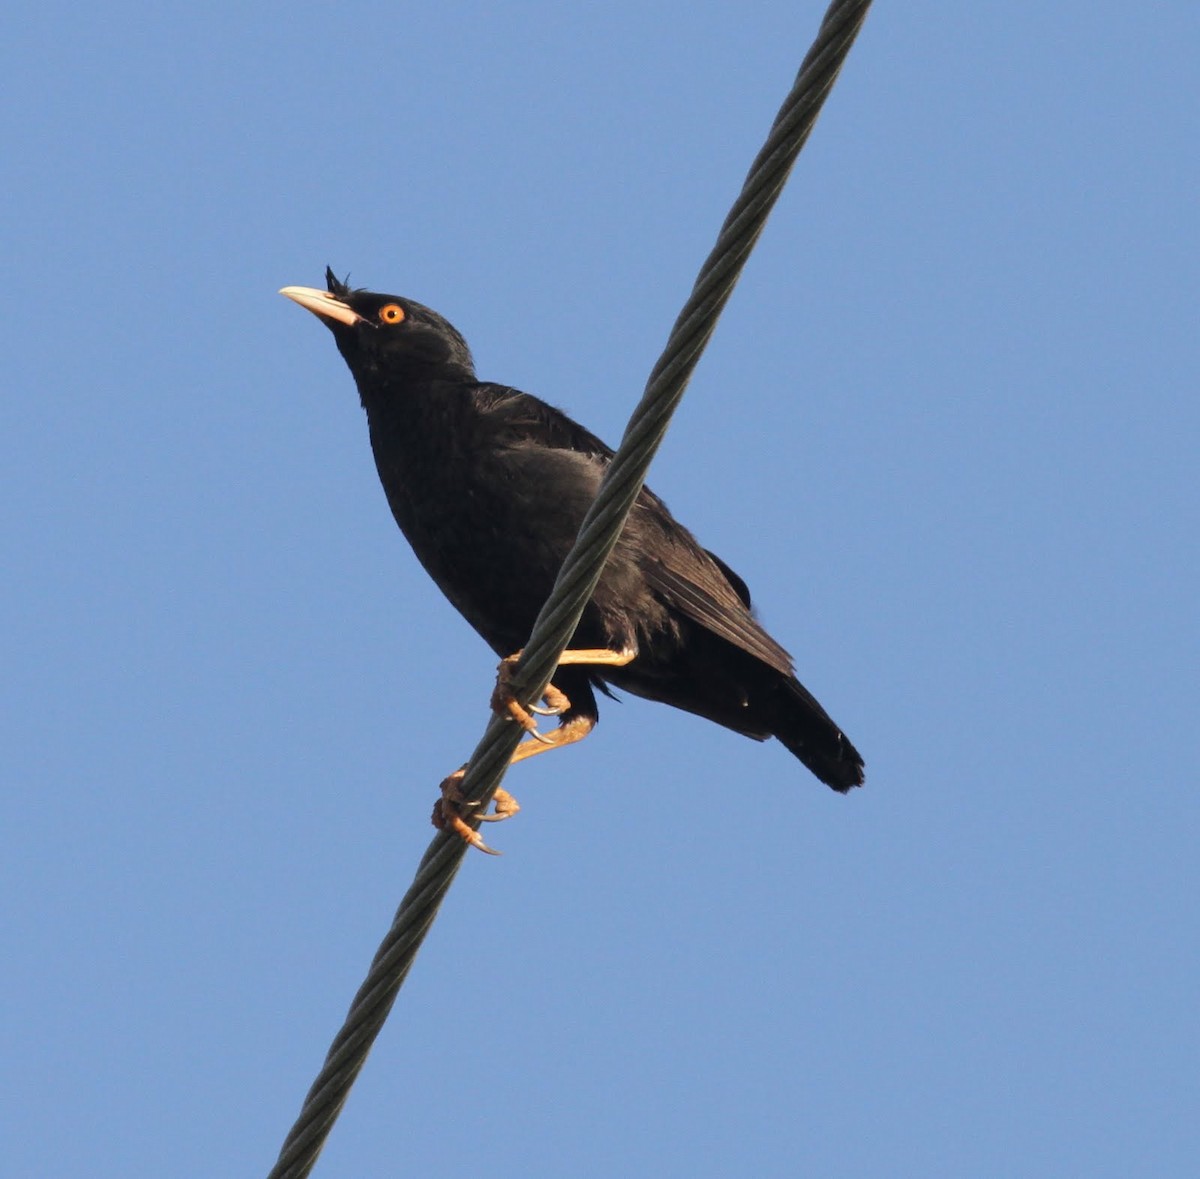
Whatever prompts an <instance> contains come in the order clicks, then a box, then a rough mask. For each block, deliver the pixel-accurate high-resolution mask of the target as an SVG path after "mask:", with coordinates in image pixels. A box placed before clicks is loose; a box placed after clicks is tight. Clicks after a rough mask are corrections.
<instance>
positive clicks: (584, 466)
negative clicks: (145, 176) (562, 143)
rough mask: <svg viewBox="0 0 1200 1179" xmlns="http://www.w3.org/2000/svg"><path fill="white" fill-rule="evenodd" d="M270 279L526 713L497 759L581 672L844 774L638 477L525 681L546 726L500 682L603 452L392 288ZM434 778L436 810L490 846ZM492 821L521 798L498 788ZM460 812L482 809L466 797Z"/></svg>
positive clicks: (593, 710)
mask: <svg viewBox="0 0 1200 1179" xmlns="http://www.w3.org/2000/svg"><path fill="white" fill-rule="evenodd" d="M348 282H349V280H348V279H347V281H345V282H342V281H339V280H338V279H337V278H336V277H335V275H334V273H333V271H332V269H330V268H328V267H327V268H326V271H325V290H321V289H319V288H315V287H300V286H288V287H284V288H283V289H282V290H281V291H280V292H279V293H280V294H281V295H284V296H286V297H287V298H289V299H291V300H293V301H294V302H295V303H297V304H299V305H300V306H301V307H303V308H305V309H306V310H308V311H311V312H313V313H314V314H315V315H316V316H317V317H318V318H319V319H320V320H321V321H322V323H324V324H325V326H326V327H328V328H329V329H330V330H331V331H332V333H333V337H334V341H335V343H336V344H337V348H338V351H339V352H340V353H341V355H342V357H343V359H344V360H345V362H346V365H347V366H348V367H349V369H350V372H351V374H352V376H353V377H354V381H355V384H356V385H357V387H358V394H359V398H360V400H361V402H362V407H363V409H364V410H365V411H366V418H367V426H368V430H369V433H370V441H371V450H372V452H373V454H374V458H375V466H376V469H377V471H378V473H379V479H380V482H381V483H382V485H383V491H384V494H385V496H386V498H387V502H388V505H389V507H390V508H391V511H392V515H393V516H394V518H395V521H396V523H397V524H398V525H399V527H400V530H401V532H402V533H403V534H404V536H405V538H406V539H407V540H408V543H409V544H410V545H411V547H412V550H413V552H414V553H415V554H416V557H417V559H418V560H419V561H420V563H421V564H422V565H423V566H424V568H425V570H426V571H427V572H428V574H429V575H430V577H432V579H433V580H434V582H435V583H436V584H437V586H438V587H439V588H440V589H441V591H442V593H443V594H445V596H446V597H447V598H448V599H449V601H450V602H451V604H452V605H453V606H454V607H455V608H456V609H457V610H458V611H459V613H460V614H461V615H462V616H463V617H464V618H465V619H466V621H467V622H468V623H470V625H471V626H472V627H473V628H474V629H475V630H476V632H477V633H478V634H479V635H480V636H481V637H482V639H483V640H484V642H486V643H487V645H488V646H489V647H491V649H492V650H493V651H494V652H495V653H496V654H497V655H498V656H500V658H501V661H502V662H501V664H500V675H499V677H498V682H497V689H496V691H495V693H494V694H493V698H492V706H493V708H496V709H498V710H501V711H507V712H508V713H509V715H511V716H512V717H513V719H514V720H515V721H517V722H518V723H520V724H521V725H523V726H524V727H525V728H526V729H528V730H529V731H530V735H529V736H528V737H527V738H526V739H525V740H524V741H522V742H521V744H519V745H518V746H517V749H516V752H515V753H514V755H513V759H512V760H513V762H514V763H515V762H517V761H521V760H524V759H525V758H528V757H531V756H534V755H535V754H538V753H541V752H543V751H546V750H548V749H552V748H561V747H563V746H565V745H569V744H573V743H574V742H576V741H579V740H581V739H582V738H583V737H585V736H587V735H588V734H589V733H590V732H591V731H592V729H593V728H594V727H595V725H596V723H597V721H598V719H599V708H598V704H597V699H596V693H597V691H598V692H600V693H602V694H604V695H606V696H612V695H613V691H612V689H614V688H615V689H618V690H621V691H625V692H628V693H630V694H632V695H635V696H640V697H644V698H646V699H649V700H656V701H661V702H662V703H664V704H669V705H672V706H673V707H675V708H678V709H682V710H683V711H685V712H689V713H693V714H695V715H697V716H700V717H703V718H704V719H706V720H709V721H713V722H715V723H716V724H718V725H722V726H724V727H725V728H727V729H731V730H733V731H734V732H735V733H740V734H743V735H744V736H746V737H750V738H753V739H754V740H757V741H765V740H767V739H769V738H771V737H774V738H777V739H778V740H779V741H780V742H781V743H782V744H783V745H784V747H785V748H786V749H787V750H788V751H789V752H790V753H792V754H793V755H794V756H795V757H797V758H798V759H799V760H800V761H801V762H802V763H803V764H804V765H805V766H806V767H807V768H808V769H809V770H810V771H811V772H812V773H813V775H815V776H816V778H817V779H819V780H820V781H821V782H823V783H825V784H826V785H827V786H830V787H832V789H834V790H835V791H838V792H839V793H843V794H844V793H846V792H848V791H849V790H850V789H852V788H853V787H855V786H860V785H862V783H863V781H864V769H863V759H862V757H861V756H860V754H859V752H858V750H857V749H855V747H854V746H853V744H851V742H850V740H849V739H848V738H847V737H846V736H845V734H844V733H843V732H842V730H841V729H840V728H839V727H838V726H837V725H836V724H835V723H834V722H833V720H832V719H831V718H830V716H829V714H828V713H827V712H826V711H825V709H824V708H822V707H821V705H820V704H819V703H818V701H817V699H816V697H815V696H813V694H812V693H811V692H809V691H808V689H807V688H805V687H804V686H803V685H802V684H801V683H800V681H799V680H798V679H797V678H796V675H795V671H794V667H793V663H792V659H791V657H790V656H789V655H788V653H787V651H786V650H784V648H783V647H782V646H780V644H779V643H778V642H776V640H775V639H773V638H772V637H771V636H770V635H769V634H768V633H767V631H766V630H765V629H764V628H763V626H762V625H761V624H760V622H759V621H758V618H757V617H756V614H755V612H754V610H753V607H752V605H751V598H750V591H749V589H748V588H747V586H746V583H745V581H743V580H742V578H741V577H739V576H738V574H736V573H735V572H734V571H733V570H732V569H731V568H730V567H729V565H727V564H726V563H725V562H724V561H723V560H722V559H721V558H720V557H718V556H717V555H716V554H715V553H712V552H710V551H708V550H707V549H705V548H703V547H702V546H701V544H700V543H699V541H697V540H696V538H695V537H694V536H693V535H692V533H691V532H689V531H688V530H687V529H686V528H685V527H684V526H683V525H682V524H680V523H679V522H678V521H677V520H676V519H675V517H674V516H673V515H672V514H671V513H670V511H669V510H668V509H667V506H666V504H665V503H663V501H662V500H661V499H659V497H658V496H657V495H655V494H654V493H653V492H652V491H650V490H649V489H648V488H643V489H642V491H641V492H640V494H639V495H638V498H637V500H636V501H635V503H634V505H633V508H632V510H631V512H630V514H629V517H628V519H627V521H626V524H625V527H624V529H623V531H622V533H621V536H620V538H619V539H618V541H617V543H616V546H615V548H614V549H613V551H612V553H611V555H610V557H609V559H608V563H607V564H606V566H605V568H604V571H603V573H602V574H601V577H600V581H599V583H598V584H597V586H596V589H595V593H594V594H593V596H592V598H591V601H590V602H589V603H588V605H587V607H586V608H585V609H584V612H583V615H582V617H581V618H580V620H579V624H578V626H577V627H576V630H575V633H574V636H573V638H572V640H571V641H570V643H569V644H568V647H567V650H566V651H565V652H564V654H563V657H562V659H561V661H560V663H559V665H558V667H557V669H556V670H555V672H554V675H553V676H552V678H551V680H550V684H549V686H548V687H547V689H546V693H545V695H544V697H543V699H544V701H545V704H546V705H547V707H545V708H539V707H534V708H533V709H532V711H535V712H539V713H542V714H545V715H551V716H554V717H556V719H557V727H556V728H555V729H552V730H550V731H549V732H547V733H539V732H537V726H536V723H535V722H534V720H533V718H532V717H531V716H530V715H529V711H528V710H526V709H523V708H522V707H521V706H520V705H519V704H517V703H516V702H515V700H513V699H512V696H511V693H510V692H508V691H507V690H506V686H505V685H506V682H507V678H508V675H509V674H511V669H512V667H513V665H514V663H515V661H516V660H517V658H518V657H519V655H520V650H521V647H522V644H523V643H524V642H525V641H526V640H527V639H528V637H529V633H530V631H531V629H532V627H533V623H534V620H535V619H536V617H537V615H538V611H539V610H540V608H541V606H542V604H543V603H544V602H545V600H546V598H547V597H548V596H549V594H550V591H551V588H552V587H553V585H554V580H555V576H556V574H557V573H558V570H559V567H560V566H561V565H562V562H563V559H564V558H565V557H566V555H567V552H568V551H569V550H570V548H571V546H572V544H573V543H574V541H575V538H576V535H577V533H578V531H579V526H580V524H581V522H582V520H583V517H584V514H585V513H586V512H587V510H588V507H589V506H590V505H591V503H592V500H593V499H594V498H595V496H596V492H597V490H598V488H599V486H600V481H601V479H602V478H603V477H604V473H605V471H606V469H607V467H608V465H609V463H610V461H611V460H612V457H613V451H612V449H611V448H610V447H608V446H607V445H605V443H603V442H602V441H601V440H600V439H599V438H597V437H596V435H594V434H592V433H591V432H590V431H588V430H587V429H585V428H584V427H583V426H581V425H579V424H578V423H577V422H575V421H573V420H572V419H571V418H570V417H568V416H567V415H566V414H565V413H563V412H562V411H561V410H559V409H556V408H555V407H553V406H551V405H549V404H547V403H546V402H544V401H541V400H539V399H538V398H536V397H533V396H531V395H530V394H528V393H523V392H521V391H520V390H518V389H514V388H512V387H510V386H507V385H502V384H495V383H492V382H488V381H481V380H479V379H478V378H477V376H476V373H475V363H474V360H473V358H472V355H471V350H470V348H469V347H468V346H467V342H466V340H465V339H464V338H463V336H462V334H461V333H460V332H459V331H458V330H457V329H456V328H455V327H454V326H453V325H452V324H451V323H450V322H449V321H448V320H446V319H445V318H444V317H443V316H441V315H439V314H438V313H437V312H436V311H434V310H432V309H431V308H429V307H426V306H425V305H423V304H421V303H419V302H417V301H415V300H413V299H410V298H407V297H403V296H399V295H388V294H380V293H377V292H374V291H370V290H365V289H361V288H360V289H352V288H351V287H350V286H349V285H348ZM456 773H457V777H456V775H451V776H450V777H449V778H447V779H446V781H445V782H444V783H443V786H442V796H441V798H439V800H438V803H437V805H435V807H434V824H435V825H436V826H438V827H441V828H443V829H446V828H452V829H453V830H455V831H457V832H458V834H459V835H461V836H462V838H463V839H465V840H467V841H468V842H470V843H472V844H474V845H475V846H476V847H479V848H480V849H481V850H483V851H488V852H491V851H492V849H491V848H489V847H488V846H487V845H486V844H485V843H484V842H483V840H482V839H481V838H480V837H479V835H478V833H477V831H476V830H475V829H474V828H472V827H471V826H470V825H469V824H468V823H467V822H466V821H465V818H469V817H471V816H470V813H469V808H468V806H467V804H464V803H463V801H462V798H461V795H459V794H457V792H456V782H457V781H458V780H460V779H461V776H462V770H459V771H457V772H456ZM494 801H495V813H494V814H491V815H488V816H486V817H487V818H488V819H490V820H495V819H500V818H507V817H510V816H511V815H512V814H514V813H515V812H516V811H517V810H518V809H519V807H518V806H517V804H516V801H515V799H513V798H512V796H511V795H509V794H508V793H507V792H506V791H504V790H502V789H501V790H498V791H497V792H496V795H495V799H494ZM475 817H476V818H483V816H481V815H476V816H475Z"/></svg>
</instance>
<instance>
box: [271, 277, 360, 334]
mask: <svg viewBox="0 0 1200 1179" xmlns="http://www.w3.org/2000/svg"><path fill="white" fill-rule="evenodd" d="M279 293H280V294H281V295H284V296H286V297H287V298H289V299H291V300H292V302H293V303H299V304H300V306H301V307H303V308H304V309H305V310H306V311H311V312H312V313H313V314H314V315H319V316H320V317H321V318H322V319H334V320H337V322H338V323H344V324H346V326H347V327H353V326H354V325H355V324H356V323H358V322H359V321H360V320H361V319H362V316H361V315H359V314H358V312H357V311H354V310H352V309H351V308H349V307H347V306H346V304H345V303H343V302H342V301H341V300H340V299H339V298H338V297H337V295H331V294H330V293H329V292H328V291H319V290H317V288H316V287H283V288H281V289H280V292H279Z"/></svg>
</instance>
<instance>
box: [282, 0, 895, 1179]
mask: <svg viewBox="0 0 1200 1179" xmlns="http://www.w3.org/2000/svg"><path fill="white" fill-rule="evenodd" d="M870 6H871V0H834V2H833V3H832V4H831V5H830V6H829V9H828V10H827V12H826V14H825V18H824V20H823V21H822V23H821V28H820V31H819V32H818V34H817V38H816V41H815V42H814V43H813V46H812V48H811V49H810V50H809V52H808V54H807V56H806V57H805V59H804V62H803V64H802V65H801V67H800V71H799V74H798V75H797V78H796V82H795V84H794V85H793V87H792V90H791V93H789V95H788V96H787V98H786V99H785V100H784V103H783V106H782V107H781V109H780V111H779V113H778V115H777V116H776V118H775V121H774V123H773V124H772V126H771V131H770V133H769V135H768V137H767V140H766V143H765V144H764V145H763V147H762V150H761V151H760V152H759V153H758V155H757V157H756V158H755V160H754V163H753V164H752V165H751V168H750V172H749V174H748V175H747V177H746V181H745V184H744V185H743V187H742V191H741V193H740V195H739V196H738V198H737V200H736V201H735V202H734V204H733V207H732V209H730V212H729V215H728V216H727V217H726V219H725V222H724V224H723V225H722V227H721V231H720V234H719V235H718V237H717V242H716V245H715V246H714V247H713V250H712V252H711V253H710V254H709V256H708V258H707V260H706V261H705V263H704V265H703V267H702V268H701V270H700V274H699V277H698V278H697V279H696V283H695V286H694V287H693V289H692V294H691V296H690V297H689V298H688V301H687V302H686V303H685V305H684V307H683V310H682V311H681V312H680V314H679V318H678V319H677V320H676V321H675V326H674V327H673V328H672V330H671V334H670V338H669V339H668V341H667V345H666V347H665V349H664V350H663V354H662V356H661V357H660V358H659V361H658V363H657V364H655V366H654V369H653V370H652V372H651V374H650V379H649V381H648V382H647V385H646V390H645V393H644V394H643V395H642V399H641V401H640V402H639V403H638V405H637V408H636V409H635V410H634V412H633V415H632V417H631V418H630V420H629V425H628V426H627V427H626V429H625V434H624V437H623V438H622V440H621V445H620V447H619V448H618V449H617V452H616V454H615V455H614V457H613V460H612V462H611V464H610V465H609V469H608V472H607V473H606V475H605V478H604V481H603V483H602V484H601V487H600V490H599V492H598V493H597V496H596V500H595V502H594V503H593V504H592V506H591V508H590V509H589V510H588V513H587V515H586V517H585V518H584V521H583V524H582V526H581V528H580V531H579V536H578V538H577V539H576V541H575V544H574V546H573V547H572V549H571V552H570V553H569V554H568V555H567V558H566V560H565V561H564V563H563V566H562V569H561V570H560V571H559V574H558V578H557V580H556V581H555V584H554V589H553V591H552V592H551V594H550V597H549V598H548V599H547V601H546V604H545V605H544V606H543V607H542V611H541V613H540V614H539V615H538V619H537V622H536V623H535V625H534V628H533V633H532V634H531V635H530V638H529V642H528V643H527V644H526V646H525V650H524V655H523V656H522V658H521V661H520V663H519V664H518V665H517V668H516V669H515V672H514V675H513V680H512V689H513V694H514V695H515V696H516V697H517V699H518V700H520V701H521V702H522V703H523V704H529V703H531V702H532V701H534V700H536V699H537V698H538V697H540V696H541V694H542V692H543V691H545V688H546V685H547V684H548V683H549V682H550V677H551V676H552V675H553V674H554V670H555V668H556V667H557V666H558V660H559V658H560V656H561V655H562V652H563V650H564V649H565V648H566V645H567V643H568V642H569V641H570V639H571V636H572V635H573V634H574V632H575V627H576V626H577V625H578V623H579V618H580V615H581V614H582V613H583V610H584V608H585V607H586V605H587V603H588V601H589V600H590V599H591V596H592V592H593V591H594V590H595V588H596V583H597V582H598V581H599V579H600V574H601V572H602V570H603V568H604V563H605V561H606V560H607V558H608V554H609V552H610V551H611V549H612V547H613V545H614V544H615V543H616V541H617V537H618V536H619V535H620V532H621V528H622V527H623V526H624V523H625V517H626V516H627V515H628V514H629V510H630V508H631V507H632V506H633V503H634V500H636V499H637V496H638V493H639V492H640V491H641V488H642V484H643V483H644V482H645V478H646V472H647V470H648V468H649V466H650V462H651V460H652V459H653V458H654V455H655V453H656V452H657V450H658V447H659V444H660V443H661V442H662V439H663V436H664V435H665V434H666V430H667V425H668V423H669V422H670V419H671V415H672V414H673V413H674V411H675V407H676V406H677V405H678V403H679V400H680V398H681V397H682V396H683V391H684V389H685V388H686V386H687V383H688V381H689V380H690V378H691V375H692V371H693V369H694V368H695V367H696V364H697V362H698V361H699V359H700V355H701V353H702V352H703V351H704V347H705V345H706V344H707V343H708V339H709V337H710V336H711V335H712V333H713V329H714V328H715V327H716V323H717V319H718V317H719V316H720V314H721V312H722V310H723V309H724V307H725V304H726V302H727V301H728V300H729V296H730V294H731V293H732V291H733V288H734V285H735V284H736V282H737V280H738V277H739V276H740V274H741V271H742V267H743V266H744V264H745V262H746V259H747V258H748V257H749V254H750V251H751V250H752V249H753V248H754V244H755V242H756V241H757V240H758V236H759V234H760V233H761V232H762V229H763V225H764V224H765V222H766V219H767V215H768V214H769V213H770V211H771V208H772V207H773V205H774V203H775V200H776V198H777V197H778V196H779V193H780V192H781V191H782V189H783V185H784V183H785V182H786V180H787V177H788V173H789V172H790V171H791V168H792V165H793V164H794V163H795V161H796V157H797V156H798V155H799V153H800V150H801V148H803V146H804V144H805V142H806V141H807V139H808V136H809V133H810V132H811V131H812V128H813V124H814V123H815V122H816V119H817V115H818V114H819V113H820V110H821V107H822V105H823V104H824V101H825V98H826V96H827V95H828V93H829V90H830V88H831V87H832V86H833V83H834V81H835V80H836V78H837V75H838V72H839V71H840V69H841V67H842V64H843V62H844V61H845V59H846V55H847V54H848V53H849V51H850V46H851V45H852V44H853V42H854V38H855V37H856V36H857V35H858V30H859V28H860V27H861V25H862V22H863V21H864V19H865V18H866V15H867V10H868V9H869V8H870ZM522 736H523V732H522V730H521V729H520V727H519V726H517V725H515V724H513V723H512V722H511V721H510V720H509V719H508V718H507V717H500V716H493V717H492V719H491V720H490V722H489V723H488V726H487V728H486V730H485V731H484V734H483V737H482V739H481V740H480V742H479V744H478V745H477V746H476V748H475V751H474V753H473V754H472V755H471V760H470V762H469V763H468V766H467V770H466V774H465V776H464V778H463V781H462V783H461V789H462V792H463V795H464V796H465V797H466V798H467V799H469V800H472V801H479V802H483V800H485V799H490V798H491V796H492V794H493V793H494V792H495V790H496V787H497V786H498V785H499V783H500V780H501V779H502V778H503V776H504V773H505V771H506V770H507V768H508V764H509V761H510V759H511V758H512V754H513V750H514V749H516V747H517V744H518V743H519V741H520V740H521V737H522ZM475 825H476V826H478V824H477V823H476V824H475ZM466 851H467V844H465V843H464V842H463V841H462V839H460V838H459V837H458V836H457V835H455V834H447V833H446V832H439V833H438V834H437V835H436V836H435V837H434V839H433V842H432V843H431V844H430V845H429V848H428V849H427V850H426V852H425V855H424V856H423V857H422V858H421V863H420V865H419V866H418V869H417V874H416V878H415V879H414V880H413V883H412V885H411V886H410V888H409V890H408V892H407V893H405V895H404V899H403V900H402V901H401V902H400V907H399V908H398V909H397V911H396V915H395V917H394V919H393V921H392V926H391V929H389V930H388V933H387V936H386V937H385V938H384V939H383V943H382V944H381V945H380V947H379V950H378V951H377V952H376V955H375V958H374V960H373V961H372V963H371V968H370V970H369V971H368V973H367V978H366V981H365V982H364V983H363V984H362V986H361V987H360V988H359V991H358V993H357V994H356V995H355V996H354V1000H353V1002H352V1003H351V1005H350V1010H349V1012H348V1014H347V1016H346V1020H345V1022H344V1024H343V1025H342V1028H341V1030H340V1031H339V1032H338V1034H337V1036H335V1037H334V1041H333V1044H332V1045H331V1047H330V1049H329V1053H328V1055H327V1056H326V1058H325V1063H324V1065H323V1067H322V1069H321V1072H320V1075H319V1076H318V1077H317V1079H316V1081H314V1082H313V1085H312V1088H311V1089H310V1090H309V1092H308V1095H307V1096H306V1097H305V1100H304V1106H303V1108H302V1109H301V1111H300V1115H299V1117H298V1118H297V1119H296V1123H295V1125H294V1126H293V1127H292V1129H291V1131H290V1132H289V1134H288V1136H287V1138H286V1140H285V1141H284V1144H283V1147H282V1149H281V1150H280V1153H279V1159H278V1161H277V1162H276V1164H275V1166H274V1167H273V1168H272V1170H271V1173H270V1175H269V1177H268V1179H303V1177H304V1176H307V1175H308V1174H309V1173H310V1172H311V1171H312V1168H313V1166H314V1164H315V1163H316V1161H317V1156H318V1155H319V1154H320V1152H321V1148H322V1147H323V1146H324V1144H325V1140H326V1138H327V1137H328V1135H329V1131H330V1130H331V1129H332V1127H333V1123H334V1122H335V1121H336V1120H337V1116H338V1114H339V1112H340V1111H341V1108H342V1106H343V1105H344V1104H345V1101H346V1098H347V1096H348V1095H349V1092H350V1087H351V1085H353V1083H354V1079H355V1078H356V1077H357V1076H358V1073H359V1071H360V1070H361V1068H362V1066H363V1064H364V1063H365V1061H366V1058H367V1053H368V1052H369V1051H370V1049H371V1045H372V1044H373V1043H374V1041H375V1037H376V1035H378V1033H379V1029H380V1028H381V1027H382V1026H383V1023H384V1020H386V1019H387V1016H388V1012H389V1011H390V1010H391V1007H392V1004H393V1003H394V1002H395V999H396V995H397V993H398V992H399V990H400V987H401V985H402V984H403V983H404V980H405V978H406V977H407V975H408V972H409V970H410V969H411V968H412V964H413V961H414V959H415V958H416V955H417V951H418V950H419V949H420V947H421V943H422V942H423V941H424V938H425V934H426V933H427V932H428V930H429V927H430V926H431V925H432V924H433V920H434V918H435V917H436V915H437V911H438V908H439V907H440V906H441V903H442V900H443V898H444V897H445V895H446V891H447V890H448V889H449V887H450V884H451V882H452V881H453V879H454V877H455V875H456V874H457V872H458V869H459V868H460V867H461V865H462V861H463V857H464V855H465V854H466Z"/></svg>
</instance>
